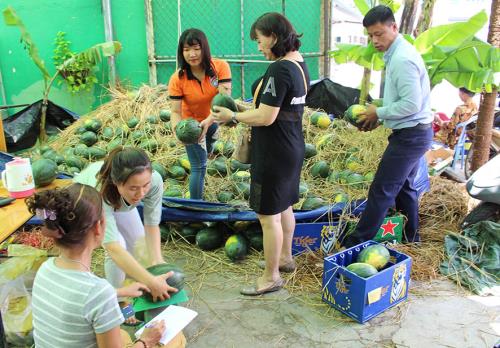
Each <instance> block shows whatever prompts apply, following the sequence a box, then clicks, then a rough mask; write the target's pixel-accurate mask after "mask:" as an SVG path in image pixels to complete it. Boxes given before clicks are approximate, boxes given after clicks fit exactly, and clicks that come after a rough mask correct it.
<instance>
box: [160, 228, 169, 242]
mask: <svg viewBox="0 0 500 348" xmlns="http://www.w3.org/2000/svg"><path fill="white" fill-rule="evenodd" d="M171 235H172V230H171V229H170V226H168V225H163V224H162V225H160V237H161V241H162V242H166V241H168V239H169V237H170V236H171Z"/></svg>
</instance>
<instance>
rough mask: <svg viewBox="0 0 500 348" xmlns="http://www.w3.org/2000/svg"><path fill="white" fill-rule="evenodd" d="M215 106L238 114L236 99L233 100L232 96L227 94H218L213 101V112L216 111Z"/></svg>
mask: <svg viewBox="0 0 500 348" xmlns="http://www.w3.org/2000/svg"><path fill="white" fill-rule="evenodd" d="M214 106H222V107H225V108H228V109H229V110H231V111H233V112H238V107H237V106H236V103H235V102H234V99H233V98H231V96H229V95H227V94H221V93H219V94H217V95H216V96H215V97H214V98H213V99H212V111H215V110H214Z"/></svg>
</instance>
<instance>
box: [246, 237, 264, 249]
mask: <svg viewBox="0 0 500 348" xmlns="http://www.w3.org/2000/svg"><path fill="white" fill-rule="evenodd" d="M263 239H264V237H263V236H262V234H260V235H259V234H254V235H252V236H251V237H250V239H249V242H250V247H252V248H254V249H255V250H257V251H262V250H263V249H264V240H263Z"/></svg>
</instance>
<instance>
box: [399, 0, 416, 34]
mask: <svg viewBox="0 0 500 348" xmlns="http://www.w3.org/2000/svg"><path fill="white" fill-rule="evenodd" d="M418 3H419V0H405V5H404V6H405V7H404V9H403V14H402V15H401V24H400V25H399V32H400V33H401V34H411V33H412V31H413V26H414V24H415V17H416V15H417V8H418Z"/></svg>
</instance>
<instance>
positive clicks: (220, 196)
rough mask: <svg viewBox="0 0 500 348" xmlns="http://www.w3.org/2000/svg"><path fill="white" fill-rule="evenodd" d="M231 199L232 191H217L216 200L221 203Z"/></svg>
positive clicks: (232, 196) (232, 197)
mask: <svg viewBox="0 0 500 348" xmlns="http://www.w3.org/2000/svg"><path fill="white" fill-rule="evenodd" d="M232 199H234V193H232V192H230V191H220V192H219V193H217V200H218V201H219V202H221V203H227V202H229V201H230V200H232Z"/></svg>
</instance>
